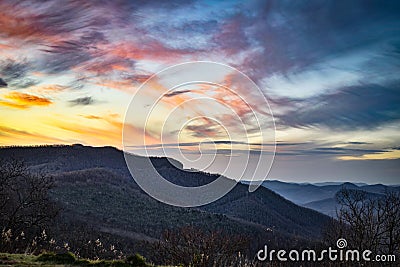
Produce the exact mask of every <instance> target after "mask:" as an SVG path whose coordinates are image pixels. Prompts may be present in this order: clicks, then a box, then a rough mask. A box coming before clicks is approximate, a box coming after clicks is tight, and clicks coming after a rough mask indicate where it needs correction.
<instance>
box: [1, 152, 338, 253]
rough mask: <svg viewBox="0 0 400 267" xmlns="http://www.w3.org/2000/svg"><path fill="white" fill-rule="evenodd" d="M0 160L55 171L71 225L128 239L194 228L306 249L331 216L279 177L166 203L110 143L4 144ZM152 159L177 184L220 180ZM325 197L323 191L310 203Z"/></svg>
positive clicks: (57, 194) (57, 193)
mask: <svg viewBox="0 0 400 267" xmlns="http://www.w3.org/2000/svg"><path fill="white" fill-rule="evenodd" d="M0 158H1V159H9V158H17V159H22V160H24V161H25V162H26V164H27V165H28V166H29V168H30V169H31V170H32V171H44V172H47V173H50V174H52V175H53V176H54V177H55V184H56V186H55V188H54V189H53V190H52V192H51V197H52V199H54V200H55V201H57V202H58V203H59V204H60V205H61V206H62V207H63V213H62V216H63V218H64V219H63V220H65V221H66V222H68V224H69V225H78V226H77V227H81V226H80V225H83V224H85V225H89V226H90V227H91V228H93V229H95V230H96V231H98V232H102V233H107V234H108V235H112V236H115V237H120V238H124V239H129V240H130V241H131V242H137V241H146V242H152V241H154V240H158V239H159V238H160V237H161V234H162V232H163V231H165V230H166V229H171V228H179V227H183V226H187V225H195V226H197V227H199V228H203V229H206V230H213V229H220V230H221V229H222V230H224V231H227V232H229V233H232V234H234V233H237V234H245V235H247V236H248V237H250V238H251V240H252V242H251V243H252V246H253V247H254V249H257V248H259V247H262V246H263V245H264V244H266V243H268V244H271V245H272V244H275V245H277V246H280V247H282V248H284V247H296V246H297V247H298V246H308V247H309V246H310V244H316V242H318V241H319V240H320V239H321V233H322V231H323V229H324V227H325V226H326V225H327V223H328V222H329V220H330V218H329V217H328V216H326V215H323V214H321V213H319V212H317V211H314V210H312V209H309V208H305V207H301V206H299V205H296V204H294V203H293V202H292V201H289V200H290V198H291V197H290V196H293V197H292V198H294V197H295V196H296V193H295V190H297V189H298V188H299V186H300V185H295V184H286V183H280V182H266V183H265V184H264V186H265V187H260V188H259V189H258V190H257V191H255V192H253V193H249V192H248V188H247V186H246V185H243V184H240V183H238V184H237V185H236V187H235V188H234V189H233V190H232V191H230V192H229V193H228V194H227V195H225V196H224V197H222V198H221V199H219V200H218V201H216V202H214V203H211V204H209V205H206V206H202V207H198V208H179V207H173V206H169V205H166V204H164V203H161V202H158V201H156V200H154V199H153V198H151V197H150V196H148V195H147V194H146V193H144V192H143V191H142V190H141V189H140V188H139V186H138V185H137V184H136V183H135V181H134V180H133V179H132V177H131V175H130V173H129V171H128V168H127V166H126V164H125V160H124V154H123V152H122V151H120V150H118V149H116V148H113V147H88V146H82V145H73V146H39V147H10V148H1V149H0ZM151 160H152V161H153V163H154V166H155V167H156V168H157V170H158V171H159V172H160V173H161V174H162V175H163V176H165V177H166V178H167V179H168V180H170V181H171V182H174V183H176V184H180V185H185V186H196V185H201V184H206V183H209V182H211V181H213V180H214V179H216V178H217V177H218V176H216V175H210V174H205V173H201V172H192V171H190V172H188V171H184V170H181V169H178V168H176V167H174V166H173V165H171V163H170V162H169V161H168V160H166V159H165V158H152V159H151ZM267 187H271V190H270V189H268V188H267ZM300 187H301V186H300ZM304 187H305V188H311V189H313V190H314V189H315V188H318V187H316V186H311V185H307V186H306V185H304ZM291 188H292V189H291ZM296 188H297V189H296ZM311 189H310V190H311ZM291 190H292V191H293V192H292V193H291V194H290V192H291ZM273 191H276V192H278V191H279V192H281V193H279V194H282V192H284V191H285V192H287V193H288V194H286V195H285V194H282V195H285V198H286V199H285V198H284V197H282V196H280V195H279V194H277V193H275V192H273ZM333 191H334V190H333V189H332V194H333ZM310 192H311V191H310ZM313 192H314V191H313ZM315 192H317V191H315ZM299 195H301V194H299ZM326 196H327V194H326V193H325V194H322V193H320V194H319V195H316V197H315V198H314V199H313V200H320V199H323V198H324V197H326ZM307 197H309V196H307ZM307 197H304V198H300V199H297V198H296V199H294V200H295V201H297V202H298V201H301V203H302V204H304V203H305V202H304V201H307V200H309V198H307ZM288 199H289V200H288ZM309 201H312V200H309ZM298 203H299V202H298ZM77 231H79V229H78V230H77ZM148 251H149V250H146V249H143V251H139V252H141V253H143V254H144V255H145V256H148V257H151V253H150V255H146V254H149V252H148Z"/></svg>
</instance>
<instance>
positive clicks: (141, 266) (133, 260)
mask: <svg viewBox="0 0 400 267" xmlns="http://www.w3.org/2000/svg"><path fill="white" fill-rule="evenodd" d="M126 262H127V263H128V264H129V265H130V266H136V267H145V266H147V264H146V259H145V258H144V257H143V256H142V255H140V254H138V253H136V254H135V255H131V256H128V257H127V258H126Z"/></svg>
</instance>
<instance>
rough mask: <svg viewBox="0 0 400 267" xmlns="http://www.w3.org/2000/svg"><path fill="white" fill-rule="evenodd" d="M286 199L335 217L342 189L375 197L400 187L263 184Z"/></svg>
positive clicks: (276, 182)
mask: <svg viewBox="0 0 400 267" xmlns="http://www.w3.org/2000/svg"><path fill="white" fill-rule="evenodd" d="M262 185H263V186H264V187H265V188H268V189H270V190H272V191H274V192H275V193H277V194H279V195H281V196H283V197H284V198H286V199H288V200H290V201H292V202H294V203H296V204H298V205H300V206H303V207H307V208H310V209H314V210H316V211H319V212H321V213H324V214H326V215H329V216H332V217H335V216H336V209H337V208H338V204H337V202H336V199H335V194H336V193H337V192H338V191H339V190H341V189H342V188H347V189H353V190H361V191H365V192H367V193H369V194H370V195H371V196H373V195H381V194H383V193H385V191H386V190H391V191H399V192H400V186H389V185H383V184H374V185H368V184H365V183H349V182H324V183H315V184H311V183H286V182H281V181H276V180H270V181H265V182H263V184H262Z"/></svg>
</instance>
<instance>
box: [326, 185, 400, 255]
mask: <svg viewBox="0 0 400 267" xmlns="http://www.w3.org/2000/svg"><path fill="white" fill-rule="evenodd" d="M336 199H337V202H338V203H339V204H340V208H339V209H338V210H337V219H336V220H333V221H332V223H331V224H330V225H329V226H328V229H327V231H326V239H327V240H329V242H332V241H334V240H336V239H338V238H342V237H343V238H346V240H347V241H348V242H349V244H350V245H351V246H353V247H354V248H357V249H359V250H360V251H361V250H365V249H369V250H372V251H374V252H376V253H377V252H384V253H389V254H398V253H399V249H400V194H399V193H398V192H394V191H388V190H387V191H385V192H384V194H382V195H372V194H370V195H369V194H368V193H367V192H365V191H361V190H351V189H345V188H344V189H342V190H341V191H339V192H338V193H337V194H336Z"/></svg>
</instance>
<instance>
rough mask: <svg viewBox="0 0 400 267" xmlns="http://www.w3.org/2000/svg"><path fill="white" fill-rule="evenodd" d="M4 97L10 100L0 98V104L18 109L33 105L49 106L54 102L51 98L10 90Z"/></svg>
mask: <svg viewBox="0 0 400 267" xmlns="http://www.w3.org/2000/svg"><path fill="white" fill-rule="evenodd" d="M4 98H6V99H7V100H9V101H4V100H0V105H2V106H6V107H11V108H18V109H27V108H30V107H31V106H48V105H50V104H52V103H53V102H52V101H51V100H50V99H47V98H44V97H39V96H35V95H30V94H25V93H20V92H10V93H8V94H7V95H5V96H4Z"/></svg>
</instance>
